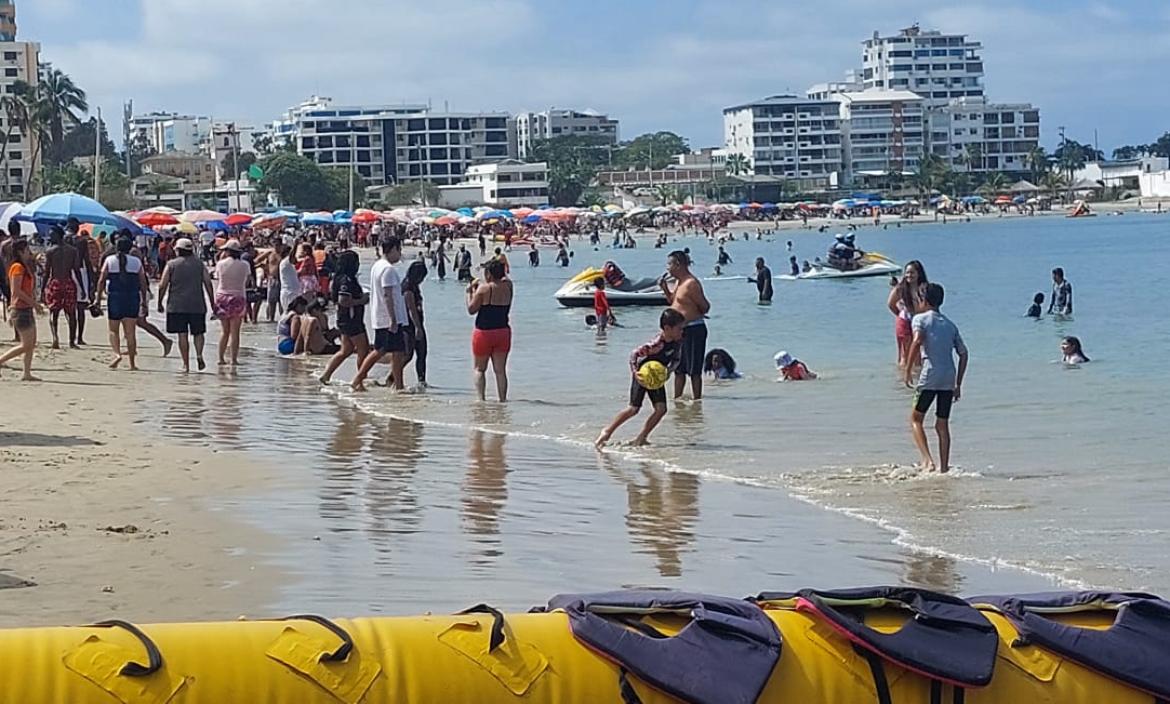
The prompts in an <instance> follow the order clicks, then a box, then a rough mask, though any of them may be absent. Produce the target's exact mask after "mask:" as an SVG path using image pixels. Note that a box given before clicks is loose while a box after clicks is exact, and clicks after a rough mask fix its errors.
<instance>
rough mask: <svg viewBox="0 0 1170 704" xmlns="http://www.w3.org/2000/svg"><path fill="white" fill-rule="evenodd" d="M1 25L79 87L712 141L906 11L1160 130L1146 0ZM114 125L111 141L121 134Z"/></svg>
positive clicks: (253, 10)
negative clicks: (729, 119) (593, 115)
mask: <svg viewBox="0 0 1170 704" xmlns="http://www.w3.org/2000/svg"><path fill="white" fill-rule="evenodd" d="M16 5H17V24H18V39H21V40H24V41H39V42H40V43H41V45H42V49H41V57H42V60H44V61H49V62H52V63H53V65H54V66H56V67H57V68H59V69H61V70H63V71H64V72H66V73H68V74H69V75H71V76H72V77H73V79H74V80H75V81H76V82H77V83H78V84H79V85H80V86H81V87H82V88H83V89H85V90H86V91H87V93H88V94H89V100H90V105H91V106H92V107H97V106H101V107H102V110H103V117H104V119H105V120H106V121H107V123H108V124H110V125H111V127H114V126H115V125H117V126H118V128H117V129H112V130H111V131H114V132H116V133H118V134H120V133H121V129H120V122H121V114H122V104H123V103H124V102H125V101H126V100H128V99H133V100H134V106H135V111H136V112H140V113H141V112H148V111H151V110H166V111H177V112H181V113H186V114H199V115H210V116H212V117H214V118H216V119H217V120H219V119H234V120H239V121H243V122H246V123H251V124H254V125H256V126H259V125H262V124H264V123H266V122H269V121H271V120H273V119H275V118H277V117H279V116H280V114H281V113H282V112H283V111H284V110H285V109H287V108H288V107H289V106H291V105H295V104H297V103H299V102H301V101H302V100H304V99H306V98H308V97H309V96H310V95H313V94H317V95H325V96H330V97H332V98H334V100H335V101H336V102H337V103H339V104H360V103H373V104H386V103H402V102H409V103H426V102H428V101H429V102H430V103H431V104H432V105H433V106H434V107H435V108H437V109H442V108H443V107H444V105H447V106H449V108H450V109H451V110H463V111H477V110H503V111H507V112H519V111H523V110H541V109H545V108H548V107H561V108H577V109H587V108H592V109H595V110H599V111H602V112H605V113H608V114H609V115H610V116H612V117H616V118H618V119H619V120H621V133H622V137H623V138H632V137H634V136H636V135H638V134H641V133H643V132H648V131H655V130H671V131H674V132H678V133H679V134H681V135H683V136H684V137H687V138H688V139H689V140H690V142H691V145H692V146H693V147H701V146H712V145H721V144H722V137H723V119H722V109H723V108H724V107H727V106H729V105H735V104H738V103H742V102H746V101H749V100H753V99H755V98H759V97H764V96H767V95H775V94H778V93H797V94H802V93H803V91H804V90H805V89H806V88H807V87H808V86H810V85H812V84H814V83H817V82H822V81H827V80H839V79H840V78H841V77H842V75H843V73H844V71H846V70H847V69H850V68H857V67H859V66H860V63H861V42H862V40H864V39H865V38H867V37H869V36H871V35H872V33H873V32H874V31H875V30H877V31H880V32H881V33H882V34H883V35H887V34H892V33H894V32H896V31H897V30H898V29H899V28H901V27H905V26H909V25H910V24H912V23H914V22H919V23H920V24H921V25H922V27H923V28H924V29H931V28H934V29H939V30H942V31H944V32H965V33H967V34H969V35H970V36H971V38H972V39H975V40H978V41H981V42H982V43H983V45H984V63H985V68H986V72H987V76H986V78H985V85H986V90H987V95H988V97H989V98H990V99H991V100H994V101H998V102H1032V103H1034V104H1036V105H1037V106H1039V108H1040V110H1041V119H1042V124H1043V130H1044V134H1043V143H1044V144H1045V145H1046V146H1048V147H1049V148H1050V149H1051V148H1052V147H1053V146H1054V145H1055V144H1056V142H1057V139H1058V136H1057V135H1058V131H1057V127H1058V126H1062V125H1063V126H1064V127H1066V129H1067V134H1068V136H1069V137H1070V138H1073V139H1077V140H1078V141H1081V142H1087V143H1092V142H1093V141H1094V132H1096V139H1097V140H1098V142H1099V144H1100V146H1101V148H1102V149H1104V150H1105V151H1106V152H1109V151H1110V150H1111V149H1112V148H1113V147H1115V146H1117V145H1119V144H1132V143H1148V142H1152V141H1154V140H1155V139H1156V138H1157V137H1158V136H1159V135H1161V134H1162V133H1163V132H1165V131H1167V130H1170V119H1168V116H1170V91H1167V90H1165V88H1166V85H1167V74H1166V67H1167V66H1168V65H1170V3H1167V2H1166V1H1165V0H1126V1H1125V2H1106V1H1105V0H1014V1H1001V0H965V1H963V2H956V1H955V0H884V1H883V2H880V3H879V2H873V0H820V1H819V2H817V3H815V4H812V5H810V4H808V3H797V2H792V1H791V0H780V1H774V2H763V1H760V0H757V1H756V2H750V1H748V0H672V1H669V2H668V1H667V0H589V1H588V2H585V1H583V0H486V1H485V0H430V1H429V2H411V1H409V0H16ZM116 141H119V142H120V141H121V140H120V138H118V139H116Z"/></svg>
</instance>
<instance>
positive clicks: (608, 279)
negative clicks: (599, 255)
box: [602, 262, 626, 288]
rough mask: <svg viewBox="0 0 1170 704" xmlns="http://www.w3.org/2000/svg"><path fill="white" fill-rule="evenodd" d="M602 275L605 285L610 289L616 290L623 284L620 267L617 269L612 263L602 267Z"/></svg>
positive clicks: (623, 273) (624, 277)
mask: <svg viewBox="0 0 1170 704" xmlns="http://www.w3.org/2000/svg"><path fill="white" fill-rule="evenodd" d="M602 273H603V274H604V276H605V283H606V284H607V285H609V286H610V287H611V288H618V287H619V286H621V285H622V284H623V283H625V280H626V274H625V272H624V271H622V270H621V267H619V266H618V265H617V264H614V263H613V262H606V263H605V266H604V267H602Z"/></svg>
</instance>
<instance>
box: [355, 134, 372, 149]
mask: <svg viewBox="0 0 1170 704" xmlns="http://www.w3.org/2000/svg"><path fill="white" fill-rule="evenodd" d="M357 145H358V146H359V147H368V146H370V137H369V135H364V134H363V135H358V138H357Z"/></svg>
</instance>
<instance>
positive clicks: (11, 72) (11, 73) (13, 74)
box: [4, 68, 18, 78]
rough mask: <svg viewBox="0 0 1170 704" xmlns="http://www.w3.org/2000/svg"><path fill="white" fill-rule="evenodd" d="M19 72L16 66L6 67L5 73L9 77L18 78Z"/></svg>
mask: <svg viewBox="0 0 1170 704" xmlns="http://www.w3.org/2000/svg"><path fill="white" fill-rule="evenodd" d="M17 73H18V72H17V70H16V69H14V68H6V69H4V75H5V76H7V77H8V78H16V76H17Z"/></svg>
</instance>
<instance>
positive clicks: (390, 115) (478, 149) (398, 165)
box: [266, 96, 516, 186]
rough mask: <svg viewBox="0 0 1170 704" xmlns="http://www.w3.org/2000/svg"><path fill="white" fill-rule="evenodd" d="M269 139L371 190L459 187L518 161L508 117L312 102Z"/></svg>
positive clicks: (288, 116) (272, 129) (273, 128)
mask: <svg viewBox="0 0 1170 704" xmlns="http://www.w3.org/2000/svg"><path fill="white" fill-rule="evenodd" d="M266 134H267V135H268V136H270V137H271V138H272V139H273V140H274V141H276V142H278V143H279V142H291V143H292V144H293V145H294V146H295V148H296V150H297V152H298V153H300V154H302V155H304V156H307V157H309V158H311V159H313V160H314V161H316V162H317V163H318V164H320V165H322V166H325V167H340V168H354V169H356V173H357V174H359V175H360V176H361V177H362V178H363V179H365V180H366V181H367V182H369V184H370V185H374V186H381V185H386V184H390V183H403V182H410V181H432V182H434V183H436V184H439V185H447V184H453V183H458V182H459V181H460V180H462V178H463V175H464V173H465V172H466V170H467V168H468V167H470V166H473V165H476V164H483V163H488V162H492V161H501V160H503V159H507V158H509V157H514V156H515V155H516V140H515V131H514V129H513V123H512V118H511V116H510V115H508V114H507V113H495V112H491V113H478V112H476V113H462V112H434V111H432V110H430V108H428V107H427V106H425V105H362V106H339V105H333V103H332V100H331V99H329V98H320V97H316V96H314V97H313V98H311V99H310V100H309V101H306V102H305V103H302V104H301V105H299V106H296V107H294V108H290V109H289V111H288V112H286V113H285V116H284V117H283V118H282V119H281V120H277V121H276V122H273V123H272V124H271V125H269V126H268V130H267V131H266Z"/></svg>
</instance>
